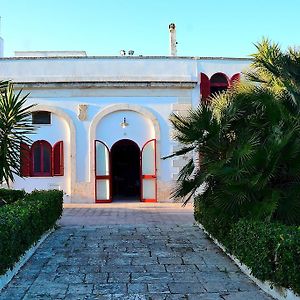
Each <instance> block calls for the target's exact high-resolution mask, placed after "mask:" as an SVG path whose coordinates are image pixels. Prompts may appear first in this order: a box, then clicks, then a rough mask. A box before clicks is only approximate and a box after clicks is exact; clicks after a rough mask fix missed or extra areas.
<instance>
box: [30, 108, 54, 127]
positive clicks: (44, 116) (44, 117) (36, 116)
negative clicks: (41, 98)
mask: <svg viewBox="0 0 300 300" xmlns="http://www.w3.org/2000/svg"><path fill="white" fill-rule="evenodd" d="M32 124H51V113H50V112H48V111H36V112H33V113H32Z"/></svg>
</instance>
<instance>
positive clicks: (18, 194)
mask: <svg viewBox="0 0 300 300" xmlns="http://www.w3.org/2000/svg"><path fill="white" fill-rule="evenodd" d="M25 195H26V192H25V191H24V190H9V189H0V199H3V200H4V201H5V202H6V203H7V204H10V203H13V202H16V201H17V200H19V199H23V198H24V197H25Z"/></svg>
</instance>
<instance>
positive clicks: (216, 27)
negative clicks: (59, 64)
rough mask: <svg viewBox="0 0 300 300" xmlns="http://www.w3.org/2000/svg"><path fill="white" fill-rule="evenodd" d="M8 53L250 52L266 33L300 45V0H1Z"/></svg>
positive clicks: (283, 42)
mask: <svg viewBox="0 0 300 300" xmlns="http://www.w3.org/2000/svg"><path fill="white" fill-rule="evenodd" d="M0 16H1V17H2V21H1V23H2V24H1V36H2V38H3V39H4V42H5V45H4V55H5V56H13V55H14V51H15V50H18V51H20V50H85V51H87V54H88V55H119V51H120V50H121V49H125V50H130V49H133V50H134V51H135V54H137V55H168V54H169V42H168V36H169V33H168V24H169V23H171V22H173V23H175V24H176V26H177V41H178V55H180V56H231V57H247V56H248V55H249V54H251V53H253V52H255V47H254V45H253V43H256V42H258V41H259V40H261V38H262V37H263V36H265V37H268V38H270V39H272V40H273V41H276V42H278V43H279V44H280V45H281V46H282V48H283V49H285V48H286V47H287V46H299V45H300V0H248V1H244V0H148V1H145V0H0Z"/></svg>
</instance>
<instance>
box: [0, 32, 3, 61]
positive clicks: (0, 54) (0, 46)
mask: <svg viewBox="0 0 300 300" xmlns="http://www.w3.org/2000/svg"><path fill="white" fill-rule="evenodd" d="M3 55H4V52H3V38H2V37H1V36H0V57H3Z"/></svg>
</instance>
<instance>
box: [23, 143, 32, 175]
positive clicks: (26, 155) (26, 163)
mask: <svg viewBox="0 0 300 300" xmlns="http://www.w3.org/2000/svg"><path fill="white" fill-rule="evenodd" d="M30 162H31V153H30V148H29V146H28V145H27V144H25V143H21V145H20V175H21V176H23V177H29V176H30V165H31V163H30Z"/></svg>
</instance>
